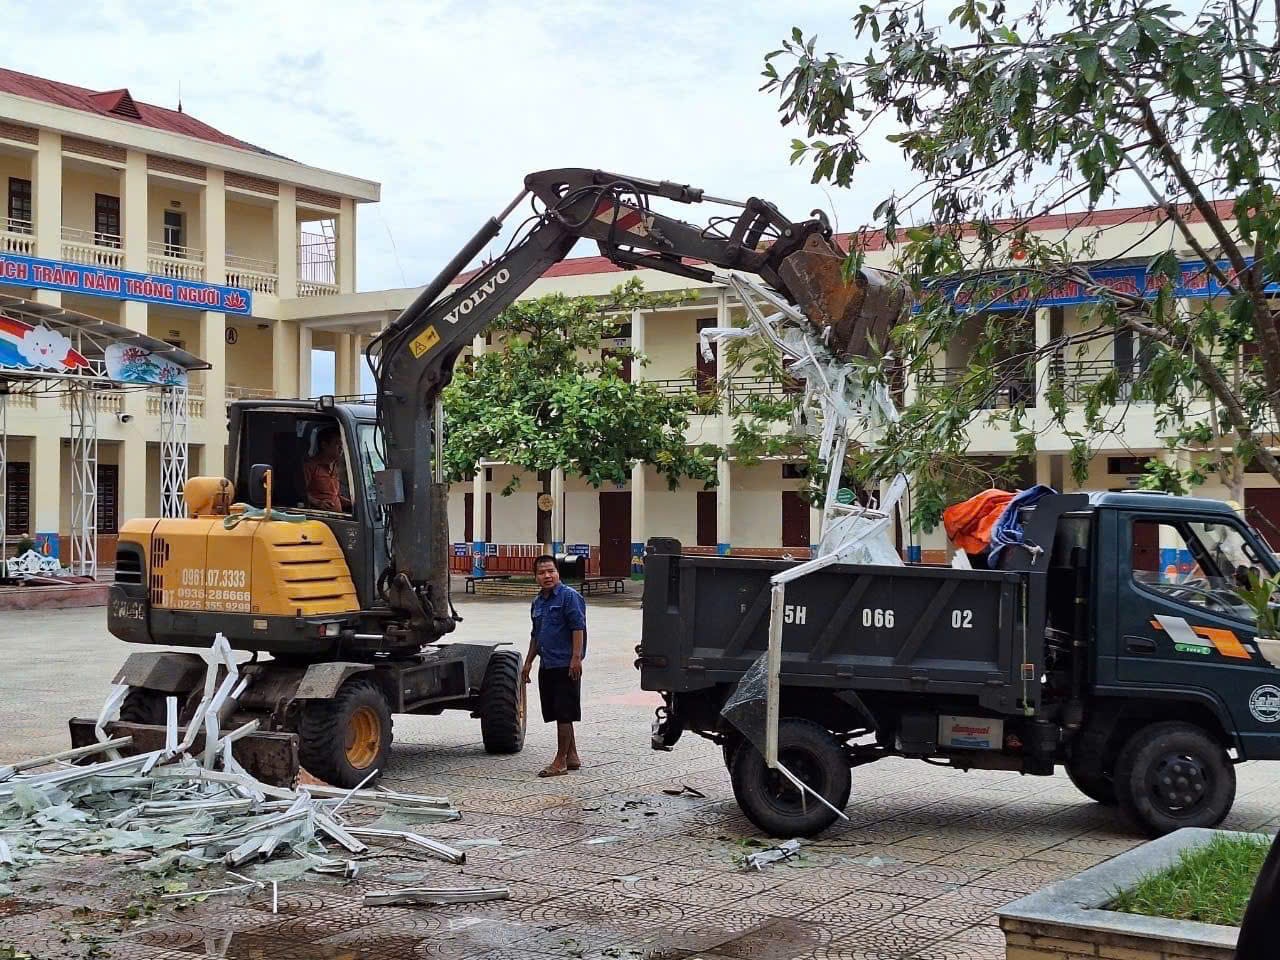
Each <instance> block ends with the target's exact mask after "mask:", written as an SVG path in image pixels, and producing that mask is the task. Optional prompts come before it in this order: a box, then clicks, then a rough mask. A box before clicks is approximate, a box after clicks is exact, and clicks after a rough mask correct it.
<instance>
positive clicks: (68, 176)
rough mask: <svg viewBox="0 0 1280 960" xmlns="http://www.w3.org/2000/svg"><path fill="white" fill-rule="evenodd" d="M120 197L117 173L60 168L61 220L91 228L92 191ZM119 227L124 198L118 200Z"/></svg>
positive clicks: (65, 223)
mask: <svg viewBox="0 0 1280 960" xmlns="http://www.w3.org/2000/svg"><path fill="white" fill-rule="evenodd" d="M98 193H103V194H106V195H107V196H109V197H121V196H122V195H123V186H122V184H121V182H120V177H119V176H118V175H113V174H109V173H106V172H105V171H104V172H101V173H99V172H96V171H89V170H82V169H79V168H76V167H68V166H66V165H65V164H64V165H63V168H62V224H63V226H66V227H74V228H75V229H77V230H87V231H90V232H92V230H93V227H94V222H93V221H94V194H98ZM120 218H121V229H124V201H123V200H121V204H120Z"/></svg>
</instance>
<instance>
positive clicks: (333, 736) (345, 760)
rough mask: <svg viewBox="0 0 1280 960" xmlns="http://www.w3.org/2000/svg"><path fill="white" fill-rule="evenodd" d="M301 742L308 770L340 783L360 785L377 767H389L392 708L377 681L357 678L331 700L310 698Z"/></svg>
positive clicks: (300, 729)
mask: <svg viewBox="0 0 1280 960" xmlns="http://www.w3.org/2000/svg"><path fill="white" fill-rule="evenodd" d="M298 741H299V742H298V759H299V760H300V761H301V763H302V766H303V767H304V768H305V769H306V771H307V772H308V773H310V774H311V775H312V776H315V777H319V778H320V779H321V780H323V781H324V782H325V783H330V784H333V785H334V786H335V787H354V786H356V785H357V784H359V783H360V782H361V781H362V780H364V778H365V777H367V776H368V775H369V774H370V773H372V772H373V771H374V770H377V771H378V773H379V774H381V773H384V772H385V771H386V766H387V755H388V754H389V753H390V752H391V706H390V704H388V703H387V698H386V697H385V696H384V695H383V693H382V688H381V687H379V686H378V685H377V684H376V683H374V682H373V681H372V680H370V679H368V678H367V677H360V676H356V677H352V678H351V679H350V680H348V681H347V682H346V683H344V684H343V685H342V686H341V687H339V688H338V692H337V693H336V694H334V695H333V697H332V698H331V699H329V700H307V701H305V702H304V705H303V708H302V718H301V720H300V721H299V723H298ZM375 779H376V778H375Z"/></svg>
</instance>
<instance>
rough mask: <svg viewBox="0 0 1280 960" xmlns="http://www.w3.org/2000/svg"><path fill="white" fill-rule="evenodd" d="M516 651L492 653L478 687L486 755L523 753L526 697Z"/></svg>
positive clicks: (482, 737) (481, 726)
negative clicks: (482, 679)
mask: <svg viewBox="0 0 1280 960" xmlns="http://www.w3.org/2000/svg"><path fill="white" fill-rule="evenodd" d="M520 667H521V658H520V654H519V653H517V652H516V651H515V650H495V651H494V652H493V656H491V657H490V658H489V665H488V666H487V667H486V668H485V671H484V681H483V682H482V683H481V685H480V710H479V713H480V738H481V739H482V740H483V741H484V749H485V753H519V752H520V751H521V750H523V749H524V731H525V720H526V715H527V711H526V703H527V699H526V695H525V687H524V683H523V682H522V680H521V678H520Z"/></svg>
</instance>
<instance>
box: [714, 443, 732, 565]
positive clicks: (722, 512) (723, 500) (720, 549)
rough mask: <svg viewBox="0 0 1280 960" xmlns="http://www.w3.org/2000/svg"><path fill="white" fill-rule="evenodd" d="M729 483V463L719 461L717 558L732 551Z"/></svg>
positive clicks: (717, 470) (717, 468) (717, 465)
mask: <svg viewBox="0 0 1280 960" xmlns="http://www.w3.org/2000/svg"><path fill="white" fill-rule="evenodd" d="M730 482H731V469H730V466H729V461H728V460H727V459H726V460H719V461H717V462H716V553H717V554H718V555H719V556H722V557H724V556H728V554H729V551H730V549H732V546H733V544H732V535H731V533H730V531H731V530H732V529H733V524H732V522H731V520H732V518H731V516H730V513H729V510H730V502H731V500H732V496H731V491H730V488H729V484H730Z"/></svg>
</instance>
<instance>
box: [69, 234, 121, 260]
mask: <svg viewBox="0 0 1280 960" xmlns="http://www.w3.org/2000/svg"><path fill="white" fill-rule="evenodd" d="M62 259H63V260H66V261H67V262H68V263H79V264H83V265H84V266H87V267H108V268H110V269H113V270H119V269H122V268H123V267H124V241H123V239H122V238H121V237H120V236H119V235H118V234H114V233H99V232H97V231H96V230H81V229H79V228H78V227H63V228H62Z"/></svg>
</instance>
